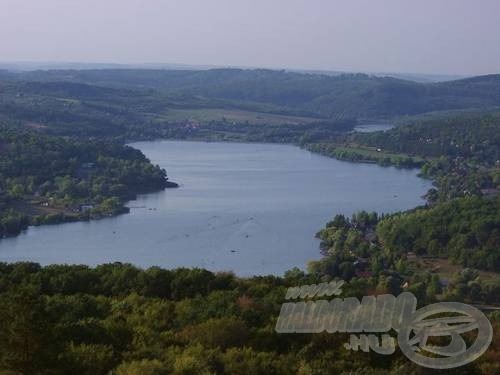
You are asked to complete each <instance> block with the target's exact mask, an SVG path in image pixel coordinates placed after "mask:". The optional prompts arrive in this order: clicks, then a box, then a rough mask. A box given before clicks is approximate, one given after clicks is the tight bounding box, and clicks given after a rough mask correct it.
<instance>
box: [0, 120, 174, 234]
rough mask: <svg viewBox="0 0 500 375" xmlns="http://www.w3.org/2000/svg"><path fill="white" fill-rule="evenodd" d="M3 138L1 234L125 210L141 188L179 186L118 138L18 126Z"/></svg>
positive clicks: (0, 148) (0, 149) (0, 147)
mask: <svg viewBox="0 0 500 375" xmlns="http://www.w3.org/2000/svg"><path fill="white" fill-rule="evenodd" d="M0 140H1V143H0V209H1V210H0V236H11V235H16V234H18V233H19V232H20V231H21V230H23V229H26V227H27V226H28V225H40V224H54V223H58V222H63V221H74V220H85V219H96V218H100V217H104V216H112V215H116V214H119V213H124V212H127V208H126V207H124V203H125V202H126V201H128V200H131V199H134V198H135V196H136V195H137V194H139V193H147V192H151V191H156V190H160V189H164V188H166V187H175V186H176V184H175V183H172V182H170V181H168V179H167V177H166V172H165V171H164V170H162V169H160V168H159V167H158V166H154V165H152V164H151V163H150V162H149V160H148V159H146V157H145V156H144V155H143V154H142V153H141V152H140V151H138V150H136V149H134V148H132V147H129V146H124V145H122V144H120V143H117V142H114V141H100V140H97V139H93V140H91V139H88V140H81V139H66V138H62V137H53V136H47V135H43V134H40V133H35V132H30V131H17V130H12V129H0Z"/></svg>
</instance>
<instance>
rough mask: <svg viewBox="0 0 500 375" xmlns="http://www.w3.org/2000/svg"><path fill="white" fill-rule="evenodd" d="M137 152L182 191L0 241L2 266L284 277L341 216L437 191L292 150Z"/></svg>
mask: <svg viewBox="0 0 500 375" xmlns="http://www.w3.org/2000/svg"><path fill="white" fill-rule="evenodd" d="M133 146H134V147H136V148H138V149H140V150H142V151H143V152H144V153H145V154H146V155H147V156H148V157H149V158H150V159H151V160H152V161H153V162H154V163H157V164H159V165H160V166H162V167H163V168H165V169H166V170H167V173H168V175H169V177H170V178H171V180H172V181H176V182H178V183H179V184H180V188H178V189H168V190H165V191H162V192H158V193H153V194H147V195H143V196H140V197H138V199H137V200H135V201H132V202H129V204H128V206H129V207H130V208H131V210H130V214H126V215H121V216H118V217H114V218H107V219H102V220H97V221H90V222H78V223H68V224H61V225H53V226H40V227H31V228H29V229H28V230H27V231H26V232H24V233H22V234H21V235H20V236H18V237H15V238H8V239H2V240H0V261H8V262H13V261H34V262H39V263H41V264H44V265H45V264H51V263H78V264H80V263H81V264H88V265H96V264H101V263H108V262H114V261H120V262H130V263H133V264H135V265H138V266H141V267H148V266H152V265H158V266H162V267H165V268H175V267H181V266H182V267H203V268H207V269H209V270H213V271H223V270H232V271H234V272H235V273H236V274H238V275H244V276H246V275H253V274H282V273H283V272H284V271H286V270H288V269H291V268H293V267H299V268H305V267H306V265H307V262H308V261H309V260H312V259H318V258H320V253H319V249H318V244H319V242H318V240H316V239H315V237H314V235H315V233H316V232H317V231H318V230H319V229H321V228H322V227H323V226H324V225H325V224H326V222H327V221H328V220H330V219H331V218H332V217H333V216H334V215H335V214H338V213H343V214H346V215H351V214H352V213H353V212H356V211H359V210H361V209H365V210H369V211H370V210H374V211H377V212H379V213H381V212H391V211H396V210H402V209H408V208H412V207H415V206H417V205H419V204H421V203H423V199H422V198H421V196H422V195H423V194H424V193H425V192H426V191H427V190H428V189H429V188H430V187H431V183H430V181H427V180H423V179H420V178H418V177H417V171H416V170H402V169H396V168H392V167H389V168H387V167H380V166H377V165H374V164H355V163H349V162H343V161H338V160H335V159H331V158H327V157H324V156H320V155H316V154H312V153H310V152H308V151H304V150H301V149H300V148H298V147H294V146H289V145H274V144H240V143H205V142H184V141H157V142H140V143H134V144H133Z"/></svg>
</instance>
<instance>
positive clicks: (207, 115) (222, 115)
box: [162, 108, 317, 125]
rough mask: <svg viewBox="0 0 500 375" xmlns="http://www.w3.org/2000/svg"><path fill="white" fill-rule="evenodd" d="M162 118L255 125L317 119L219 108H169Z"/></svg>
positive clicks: (292, 122) (305, 121) (299, 122)
mask: <svg viewBox="0 0 500 375" xmlns="http://www.w3.org/2000/svg"><path fill="white" fill-rule="evenodd" d="M162 119H164V120H167V121H186V120H189V121H195V122H200V123H203V122H209V121H223V120H225V121H227V122H229V123H244V122H248V123H249V124H257V125H264V124H270V125H282V124H292V125H294V124H305V123H310V122H313V121H317V119H315V118H311V117H298V116H287V115H278V114H272V113H264V112H252V111H243V110H237V109H222V108H221V109H219V108H206V109H171V110H168V111H167V112H165V113H163V114H162Z"/></svg>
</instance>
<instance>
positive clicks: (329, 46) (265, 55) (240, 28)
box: [0, 0, 500, 74]
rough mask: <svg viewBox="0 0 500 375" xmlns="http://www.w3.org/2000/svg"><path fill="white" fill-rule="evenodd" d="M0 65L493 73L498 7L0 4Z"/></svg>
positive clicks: (320, 2)
mask: <svg viewBox="0 0 500 375" xmlns="http://www.w3.org/2000/svg"><path fill="white" fill-rule="evenodd" d="M0 61H62V62H71V61H72V62H117V63H144V62H154V63H186V64H202V65H232V66H235V65H238V66H262V67H280V68H305V69H328V70H344V71H370V72H420V73H450V74H483V73H500V0H414V1H413V0H412V1H410V0H408V1H405V0H0Z"/></svg>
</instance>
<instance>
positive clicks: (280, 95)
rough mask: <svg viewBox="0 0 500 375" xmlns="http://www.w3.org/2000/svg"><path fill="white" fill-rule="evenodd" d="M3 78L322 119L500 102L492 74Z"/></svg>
mask: <svg viewBox="0 0 500 375" xmlns="http://www.w3.org/2000/svg"><path fill="white" fill-rule="evenodd" d="M1 77H2V76H0V78H1ZM4 79H11V80H21V81H41V82H59V81H66V82H78V83H87V84H90V85H98V86H106V87H115V88H122V89H123V88H127V89H134V90H146V91H147V90H149V89H152V90H154V91H155V92H162V93H167V94H169V95H173V96H175V97H183V98H189V97H191V98H197V99H198V100H199V99H201V98H203V99H204V100H219V101H221V102H222V103H225V104H226V105H231V106H235V107H238V108H245V109H252V110H261V111H264V112H268V111H269V112H277V113H289V114H297V115H309V116H317V117H323V118H339V117H341V118H346V117H348V118H360V117H362V118H374V117H375V118H376V117H393V116H396V115H412V114H418V113H424V112H430V111H442V110H452V109H467V108H488V107H495V106H500V76H498V75H490V76H482V77H475V78H470V79H462V80H457V81H449V82H440V83H416V82H412V81H405V80H401V79H396V78H391V77H375V76H368V75H365V74H344V75H339V76H328V75H321V74H301V73H292V72H285V71H273V70H263V69H257V70H242V69H212V70H202V71H190V70H177V71H176V70H140V69H136V70H130V69H117V70H51V71H33V72H24V73H16V74H14V73H12V74H8V73H5V74H4ZM222 103H218V104H219V105H220V104H222Z"/></svg>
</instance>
